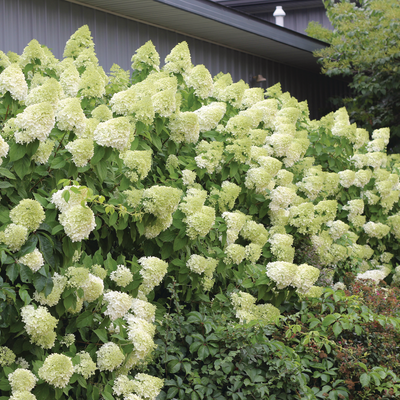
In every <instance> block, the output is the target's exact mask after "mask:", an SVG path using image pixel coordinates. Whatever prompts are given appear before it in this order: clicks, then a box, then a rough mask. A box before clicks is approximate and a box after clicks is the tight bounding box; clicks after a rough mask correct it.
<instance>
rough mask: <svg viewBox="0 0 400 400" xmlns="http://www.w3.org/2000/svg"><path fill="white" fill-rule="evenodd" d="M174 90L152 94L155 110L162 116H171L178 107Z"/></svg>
mask: <svg viewBox="0 0 400 400" xmlns="http://www.w3.org/2000/svg"><path fill="white" fill-rule="evenodd" d="M175 94H176V93H175V91H173V90H162V91H160V92H158V93H156V94H153V96H151V101H152V103H153V108H154V112H156V113H157V114H159V115H160V116H161V117H170V116H171V115H172V114H173V113H174V111H175V109H176V95H175Z"/></svg>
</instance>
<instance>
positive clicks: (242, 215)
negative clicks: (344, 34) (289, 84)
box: [0, 26, 400, 400]
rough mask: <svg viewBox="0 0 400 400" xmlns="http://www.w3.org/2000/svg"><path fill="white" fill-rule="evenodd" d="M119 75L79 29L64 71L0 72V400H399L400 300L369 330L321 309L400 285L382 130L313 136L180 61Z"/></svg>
mask: <svg viewBox="0 0 400 400" xmlns="http://www.w3.org/2000/svg"><path fill="white" fill-rule="evenodd" d="M132 68H133V73H130V72H129V71H124V70H122V69H121V68H120V67H118V66H116V65H114V66H113V67H112V69H111V71H110V73H109V74H108V75H107V74H105V72H104V71H103V69H102V68H101V67H100V66H99V63H98V59H97V57H96V54H95V52H94V43H93V41H92V38H91V34H90V31H89V28H88V27H87V26H84V27H82V28H80V29H79V30H78V31H77V32H76V33H74V34H73V35H72V36H71V38H70V39H69V40H68V42H67V44H66V47H65V51H64V58H63V60H61V61H60V60H57V59H56V58H55V57H54V56H53V54H52V53H51V52H50V51H49V49H47V48H46V47H44V46H41V45H40V44H39V43H38V42H37V41H36V40H32V41H31V42H30V43H29V44H28V45H27V46H26V48H25V49H24V52H23V53H22V54H21V55H16V54H13V53H8V54H7V55H5V54H4V53H2V52H0V128H1V136H0V161H1V166H0V189H1V198H0V224H1V225H0V333H1V335H0V367H1V368H0V390H1V394H2V396H1V397H0V400H8V399H11V400H35V399H38V400H45V399H49V398H55V399H56V400H78V399H85V400H86V399H89V400H100V399H101V400H115V399H119V400H155V399H156V398H157V399H158V400H164V399H168V400H169V399H173V398H180V399H191V400H199V399H208V398H213V399H218V400H224V399H227V400H245V399H247V398H253V399H265V398H267V397H268V398H269V399H271V400H273V399H279V400H292V399H293V400H294V399H296V400H300V399H301V400H312V399H316V398H326V397H327V396H329V399H331V400H335V399H337V398H339V395H340V396H347V398H354V397H351V396H353V394H354V392H355V391H356V392H357V391H364V392H365V393H367V394H368V396H370V398H372V399H378V397H377V394H380V393H383V391H388V390H389V389H390V390H392V391H393V393H396V394H398V393H399V391H400V384H399V383H398V375H399V374H400V368H399V364H398V363H397V359H396V357H394V355H393V352H395V351H397V350H396V346H397V344H396V340H397V338H398V335H399V331H400V320H399V319H398V318H397V317H398V316H399V313H398V307H397V305H398V303H399V301H398V297H400V296H398V292H394V291H393V290H391V292H390V293H389V292H386V293H384V294H383V295H382V297H383V300H386V299H391V304H393V307H390V310H391V314H389V315H384V316H380V315H378V314H377V313H376V312H375V311H374V310H373V307H372V306H371V307H369V304H372V302H371V301H370V300H369V299H366V300H363V299H362V298H351V299H350V300H348V299H347V296H346V295H345V294H344V293H343V292H340V293H339V292H338V293H337V292H336V291H333V289H332V288H330V289H324V288H325V287H334V288H335V289H339V288H343V287H344V279H345V277H346V276H347V275H346V274H347V273H348V272H349V271H351V272H352V273H353V274H354V275H357V278H358V279H370V280H372V281H376V282H382V281H383V280H384V279H385V282H386V283H387V284H390V283H393V284H394V285H398V284H399V282H400V268H399V267H397V265H398V264H399V261H400V253H399V243H398V242H399V239H400V204H399V197H400V184H399V174H400V173H399V171H400V155H398V154H390V155H388V154H387V153H386V146H387V144H388V142H389V136H390V132H389V129H388V128H382V129H377V130H374V131H373V133H372V140H370V137H369V134H368V132H367V131H366V130H365V129H362V128H357V126H356V124H351V123H350V121H349V116H348V114H347V112H346V110H345V109H344V108H342V109H339V110H338V111H336V112H335V113H331V114H329V115H327V116H326V117H324V118H322V119H321V120H319V121H315V120H314V121H312V120H310V118H309V110H308V106H307V103H306V102H298V101H297V99H295V98H294V97H292V96H291V95H290V94H289V93H282V91H281V87H280V85H279V84H277V85H275V86H273V87H270V88H268V89H267V90H266V91H264V90H263V89H261V88H249V87H248V85H247V84H245V83H244V82H243V81H240V82H237V83H234V82H233V81H232V78H231V76H230V74H223V73H220V74H218V75H217V76H215V77H214V78H212V77H211V75H210V73H209V72H208V70H207V69H206V68H205V67H204V66H203V65H197V66H194V65H192V62H191V56H190V51H189V48H188V46H187V43H185V42H183V43H180V44H178V45H177V46H176V47H174V48H173V49H172V50H171V52H170V54H169V55H168V56H167V57H166V59H165V65H164V66H163V67H160V58H159V55H158V53H157V51H156V49H155V47H154V46H153V44H152V43H151V42H147V43H146V44H144V45H143V46H142V47H140V48H139V49H138V50H137V51H136V53H135V54H134V55H133V57H132ZM396 267H397V268H396ZM382 284H383V283H382ZM324 290H325V292H324ZM373 290H375V288H374V289H373ZM396 296H398V297H396ZM358 297H360V296H358ZM312 299H314V300H312ZM367 300H368V301H367ZM347 305H349V307H347ZM350 306H351V307H350ZM396 307H397V308H396ZM277 322H278V324H277V325H276V323H277ZM379 329H382V330H385V331H387V340H386V339H385V340H386V341H385V342H384V343H381V345H379V346H375V344H374V348H376V349H377V350H376V351H377V353H376V354H374V355H373V356H371V357H370V356H369V355H368V354H364V353H362V354H359V350H357V349H361V348H362V349H364V348H369V347H371V346H372V345H371V340H372V339H371V337H373V334H374V332H378V331H379ZM272 335H274V336H272ZM283 336H284V337H285V338H286V339H284V338H283ZM355 340H357V343H360V346H358V344H357V346H356V347H357V349H356V348H355V345H354V342H353V341H355ZM341 343H347V344H346V346H345V345H344V344H343V345H342V344H341ZM393 343H395V345H394V350H393ZM397 343H398V342H397ZM386 344H387V346H386ZM294 349H295V350H294ZM321 349H324V351H326V353H322V352H321V351H320V350H321ZM341 350H343V351H342V353H343V354H344V356H343V357H346V365H345V366H346V369H345V370H339V368H340V366H341V364H342V363H341V361H340V359H339V351H341ZM392 350H393V351H392ZM355 351H356V352H355ZM318 354H326V359H325V358H324V359H323V360H322V359H320V358H319V357H320V356H318ZM340 354H341V353H340ZM354 354H355V356H354ZM386 357H388V359H390V365H389V366H388V367H384V368H383V367H382V366H381V364H382V362H383V361H382V360H384V359H385V358H386ZM362 360H364V361H362ZM360 362H362V365H361V364H359V363H360ZM325 370H326V371H328V372H327V373H321V371H325ZM347 371H350V372H351V374H352V375H351V377H352V379H353V380H352V381H349V382H348V383H346V384H345V383H344V379H343V378H344V377H345V376H346V374H347ZM345 398H346V397H345ZM366 398H368V397H366Z"/></svg>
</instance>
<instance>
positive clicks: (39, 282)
mask: <svg viewBox="0 0 400 400" xmlns="http://www.w3.org/2000/svg"><path fill="white" fill-rule="evenodd" d="M32 281H33V286H34V287H35V289H36V290H37V291H38V292H39V293H40V292H41V291H42V290H43V289H44V287H45V286H46V281H47V277H45V276H43V275H40V274H34V275H33V278H32Z"/></svg>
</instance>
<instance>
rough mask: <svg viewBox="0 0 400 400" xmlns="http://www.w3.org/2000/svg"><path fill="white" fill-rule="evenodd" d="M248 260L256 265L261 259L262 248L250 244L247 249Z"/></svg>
mask: <svg viewBox="0 0 400 400" xmlns="http://www.w3.org/2000/svg"><path fill="white" fill-rule="evenodd" d="M244 250H245V254H246V259H247V260H249V261H250V262H251V263H256V262H257V261H258V260H259V258H260V257H261V253H262V247H261V246H259V245H258V244H255V243H250V244H248V245H247V246H246V247H245V248H244Z"/></svg>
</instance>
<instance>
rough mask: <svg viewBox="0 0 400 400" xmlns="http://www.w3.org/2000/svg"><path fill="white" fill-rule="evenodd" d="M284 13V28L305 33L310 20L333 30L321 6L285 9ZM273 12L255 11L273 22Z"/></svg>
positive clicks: (262, 17)
mask: <svg viewBox="0 0 400 400" xmlns="http://www.w3.org/2000/svg"><path fill="white" fill-rule="evenodd" d="M283 10H284V11H285V13H286V16H285V19H284V23H285V28H288V29H291V30H293V31H296V32H299V33H303V34H305V30H306V28H307V26H308V23H309V22H310V21H315V22H319V23H320V24H321V25H322V26H323V27H324V28H327V29H330V30H333V26H332V24H331V22H330V21H329V19H328V17H327V16H326V10H325V8H322V7H315V8H304V9H301V10H298V9H297V10H285V8H284V9H283ZM272 14H273V13H272V12H270V13H257V15H255V16H256V17H257V18H261V19H264V20H265V21H268V22H272V23H275V17H274V16H273V15H272Z"/></svg>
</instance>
